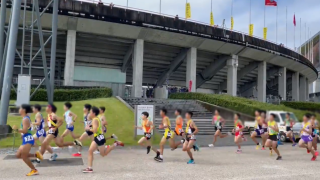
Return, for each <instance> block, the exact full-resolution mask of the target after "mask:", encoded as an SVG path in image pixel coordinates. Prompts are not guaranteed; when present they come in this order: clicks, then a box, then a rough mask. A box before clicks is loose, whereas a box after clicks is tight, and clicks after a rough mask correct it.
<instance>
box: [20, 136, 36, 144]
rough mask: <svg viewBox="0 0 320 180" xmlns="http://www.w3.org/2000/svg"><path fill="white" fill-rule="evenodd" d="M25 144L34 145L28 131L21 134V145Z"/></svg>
mask: <svg viewBox="0 0 320 180" xmlns="http://www.w3.org/2000/svg"><path fill="white" fill-rule="evenodd" d="M26 144H31V145H32V146H33V145H34V139H33V136H32V135H31V134H29V133H27V134H24V135H23V136H22V145H26Z"/></svg>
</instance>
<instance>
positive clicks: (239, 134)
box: [232, 113, 244, 153]
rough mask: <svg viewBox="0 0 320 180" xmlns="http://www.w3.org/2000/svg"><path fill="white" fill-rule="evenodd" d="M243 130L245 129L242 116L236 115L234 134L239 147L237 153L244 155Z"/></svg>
mask: <svg viewBox="0 0 320 180" xmlns="http://www.w3.org/2000/svg"><path fill="white" fill-rule="evenodd" d="M243 129H244V126H243V124H242V122H241V120H240V114H238V113H236V114H234V129H233V130H232V132H233V133H234V135H235V136H234V143H236V145H237V146H238V149H237V151H236V153H242V150H241V145H240V144H241V143H242V141H243V132H242V131H243Z"/></svg>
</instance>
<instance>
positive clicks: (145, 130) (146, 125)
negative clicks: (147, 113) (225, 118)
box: [142, 120, 150, 133]
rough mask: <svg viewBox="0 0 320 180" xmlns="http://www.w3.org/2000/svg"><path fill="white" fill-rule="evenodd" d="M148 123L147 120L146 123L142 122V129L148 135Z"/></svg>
mask: <svg viewBox="0 0 320 180" xmlns="http://www.w3.org/2000/svg"><path fill="white" fill-rule="evenodd" d="M148 122H149V120H147V121H142V128H143V131H144V133H150V132H149V130H150V125H148Z"/></svg>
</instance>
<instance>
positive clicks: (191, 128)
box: [182, 111, 198, 164]
mask: <svg viewBox="0 0 320 180" xmlns="http://www.w3.org/2000/svg"><path fill="white" fill-rule="evenodd" d="M192 116H193V113H192V112H190V111H189V112H187V113H186V115H185V117H186V121H187V127H186V133H187V134H186V141H185V142H184V143H183V148H182V151H187V153H188V155H189V157H190V160H189V161H188V162H187V164H195V162H194V159H193V155H192V152H191V151H190V150H191V149H192V148H193V146H194V142H195V141H196V136H195V135H196V134H197V133H198V127H197V126H196V124H195V123H194V122H193V121H192V119H191V118H192Z"/></svg>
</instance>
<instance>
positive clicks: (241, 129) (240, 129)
mask: <svg viewBox="0 0 320 180" xmlns="http://www.w3.org/2000/svg"><path fill="white" fill-rule="evenodd" d="M239 122H240V125H241V126H242V128H239V131H243V130H244V128H245V127H244V126H243V124H242V121H239Z"/></svg>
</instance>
